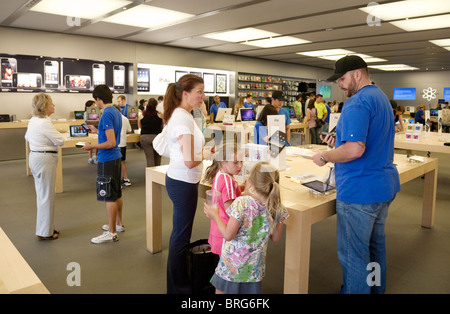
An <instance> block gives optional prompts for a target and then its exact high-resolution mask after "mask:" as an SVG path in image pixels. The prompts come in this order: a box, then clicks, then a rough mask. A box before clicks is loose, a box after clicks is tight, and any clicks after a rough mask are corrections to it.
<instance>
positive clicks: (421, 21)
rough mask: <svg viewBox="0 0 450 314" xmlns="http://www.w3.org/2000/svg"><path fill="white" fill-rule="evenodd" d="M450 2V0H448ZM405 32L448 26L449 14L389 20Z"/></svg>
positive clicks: (449, 22)
mask: <svg viewBox="0 0 450 314" xmlns="http://www.w3.org/2000/svg"><path fill="white" fill-rule="evenodd" d="M449 3H450V1H449ZM390 23H391V24H392V25H394V26H397V27H399V28H401V29H404V30H405V31H407V32H413V31H421V30H427V29H438V28H447V27H450V14H444V15H437V16H430V17H421V18H417V19H409V20H405V21H396V22H390Z"/></svg>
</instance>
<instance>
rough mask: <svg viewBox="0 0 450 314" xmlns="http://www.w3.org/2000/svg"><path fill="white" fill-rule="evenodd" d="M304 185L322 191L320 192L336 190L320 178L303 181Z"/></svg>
mask: <svg viewBox="0 0 450 314" xmlns="http://www.w3.org/2000/svg"><path fill="white" fill-rule="evenodd" d="M302 185H303V186H305V187H307V188H308V189H310V190H312V191H314V192H317V193H320V194H327V193H330V192H333V191H334V190H335V187H334V186H332V185H329V184H326V183H323V182H322V181H319V180H314V181H310V182H304V183H302Z"/></svg>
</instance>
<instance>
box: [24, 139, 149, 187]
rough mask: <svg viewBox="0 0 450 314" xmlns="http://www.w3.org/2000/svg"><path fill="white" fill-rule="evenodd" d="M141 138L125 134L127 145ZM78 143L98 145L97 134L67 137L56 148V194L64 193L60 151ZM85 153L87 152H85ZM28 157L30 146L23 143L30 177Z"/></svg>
mask: <svg viewBox="0 0 450 314" xmlns="http://www.w3.org/2000/svg"><path fill="white" fill-rule="evenodd" d="M140 138H141V136H140V135H139V134H134V133H132V134H127V143H137V142H139V141H140ZM78 142H90V143H92V144H97V143H98V136H97V134H89V136H88V137H69V138H65V140H64V145H63V146H59V147H58V166H57V168H56V187H55V190H56V193H62V192H63V191H64V187H63V170H62V169H63V168H62V150H63V149H65V148H74V147H75V145H76V143H78ZM86 153H87V151H86ZM29 155H30V145H29V144H28V142H27V141H25V162H26V169H27V175H29V176H31V175H32V173H31V170H30V168H29V167H28V164H29V162H28V157H29Z"/></svg>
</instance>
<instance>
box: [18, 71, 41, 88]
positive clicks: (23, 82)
mask: <svg viewBox="0 0 450 314" xmlns="http://www.w3.org/2000/svg"><path fill="white" fill-rule="evenodd" d="M41 86H42V75H41V74H39V73H14V74H13V87H16V88H19V89H36V88H41Z"/></svg>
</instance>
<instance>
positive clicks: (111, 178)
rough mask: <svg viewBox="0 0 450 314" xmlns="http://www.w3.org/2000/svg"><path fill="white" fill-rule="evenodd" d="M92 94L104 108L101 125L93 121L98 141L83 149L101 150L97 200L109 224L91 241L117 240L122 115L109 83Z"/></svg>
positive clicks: (121, 203) (120, 222) (98, 105)
mask: <svg viewBox="0 0 450 314" xmlns="http://www.w3.org/2000/svg"><path fill="white" fill-rule="evenodd" d="M92 96H93V98H94V100H95V103H96V105H97V107H99V108H100V109H101V110H103V114H102V116H101V118H100V122H99V124H98V129H97V128H95V127H94V126H92V125H90V126H89V128H90V129H91V132H92V133H98V144H91V143H86V144H85V146H84V147H83V149H84V150H92V149H97V150H98V154H97V156H98V164H97V200H99V201H104V202H105V203H106V213H107V218H108V225H104V226H103V227H102V229H103V230H105V232H104V233H103V234H102V235H100V236H98V237H95V238H92V239H91V242H92V243H105V242H116V241H118V236H117V231H123V230H124V229H123V225H122V205H123V202H122V189H121V166H120V164H121V157H122V154H121V152H120V148H119V143H120V133H121V131H122V117H121V114H120V112H119V111H118V110H117V109H116V108H114V107H113V105H112V93H111V90H110V89H109V87H108V86H106V85H98V86H96V87H95V89H94V92H93V93H92Z"/></svg>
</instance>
